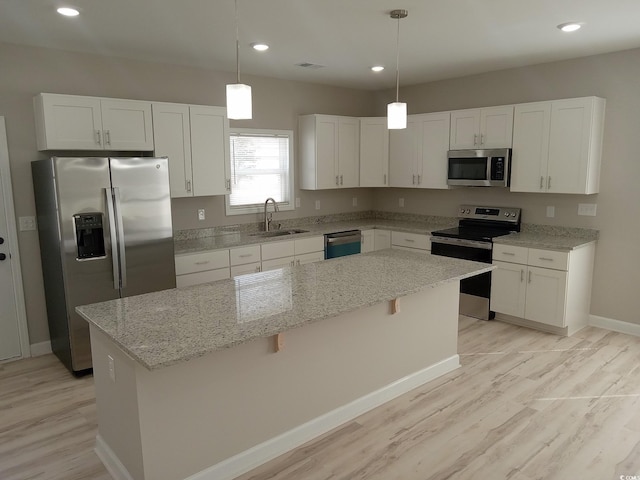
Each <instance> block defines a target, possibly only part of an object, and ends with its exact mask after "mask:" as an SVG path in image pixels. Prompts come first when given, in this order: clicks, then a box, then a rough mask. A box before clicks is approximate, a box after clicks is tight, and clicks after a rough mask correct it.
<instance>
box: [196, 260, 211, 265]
mask: <svg viewBox="0 0 640 480" xmlns="http://www.w3.org/2000/svg"><path fill="white" fill-rule="evenodd" d="M207 263H209V260H205V261H204V262H195V265H206V264H207Z"/></svg>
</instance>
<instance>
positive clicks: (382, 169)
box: [360, 117, 389, 187]
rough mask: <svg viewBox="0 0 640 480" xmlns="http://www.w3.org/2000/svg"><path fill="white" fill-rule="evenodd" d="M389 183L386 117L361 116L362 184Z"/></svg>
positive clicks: (379, 184) (382, 184) (378, 185)
mask: <svg viewBox="0 0 640 480" xmlns="http://www.w3.org/2000/svg"><path fill="white" fill-rule="evenodd" d="M388 185H389V130H388V129H387V119H386V118H385V117H365V118H360V186H361V187H386V186H388Z"/></svg>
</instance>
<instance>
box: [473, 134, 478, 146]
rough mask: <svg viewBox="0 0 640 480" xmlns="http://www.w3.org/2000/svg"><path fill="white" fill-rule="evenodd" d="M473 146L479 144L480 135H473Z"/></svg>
mask: <svg viewBox="0 0 640 480" xmlns="http://www.w3.org/2000/svg"><path fill="white" fill-rule="evenodd" d="M473 144H474V145H477V144H478V134H477V133H476V134H474V135H473Z"/></svg>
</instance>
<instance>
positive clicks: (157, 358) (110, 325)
mask: <svg viewBox="0 0 640 480" xmlns="http://www.w3.org/2000/svg"><path fill="white" fill-rule="evenodd" d="M493 268H494V267H493V266H492V265H490V264H484V263H477V262H469V261H466V260H459V259H454V258H448V257H441V256H435V255H424V254H420V253H411V252H405V251H398V250H380V251H375V252H370V253H366V254H361V255H352V256H348V257H341V258H335V259H331V260H326V261H322V262H316V263H311V264H307V265H302V266H297V267H286V268H282V269H278V270H272V271H266V272H260V273H255V274H249V275H242V276H239V277H236V278H234V279H228V280H220V281H218V282H213V283H207V284H201V285H195V286H191V287H186V288H179V289H171V290H163V291H160V292H154V293H149V294H145V295H138V296H134V297H127V298H122V299H118V300H111V301H108V302H102V303H96V304H92V305H84V306H80V307H77V308H76V310H77V312H78V313H79V314H80V315H81V316H82V317H83V318H85V319H86V320H87V321H89V322H90V323H91V324H93V325H95V327H97V328H98V329H99V330H101V331H102V332H104V333H105V334H106V335H107V336H108V337H109V338H111V339H112V340H113V341H114V342H115V343H116V344H117V345H118V346H119V347H120V348H121V349H122V350H123V351H124V352H126V353H127V354H128V355H129V356H131V357H132V358H134V359H135V360H136V361H138V362H139V363H140V364H141V365H142V366H144V367H145V368H147V369H149V370H153V369H157V368H161V367H165V366H169V365H172V364H175V363H178V362H182V361H186V360H190V359H193V358H197V357H200V356H202V355H205V354H207V353H209V352H213V351H215V350H220V349H223V348H228V347H232V346H234V345H238V344H241V343H244V342H247V341H250V340H252V339H256V338H260V337H268V336H271V335H275V334H278V333H281V332H285V331H287V330H289V329H292V328H295V327H299V326H302V325H305V324H308V323H311V322H314V321H318V320H322V319H326V318H332V317H335V316H337V315H339V314H341V313H345V312H350V311H354V310H356V309H359V308H363V307H367V306H371V305H374V304H377V303H381V302H385V301H389V300H393V299H395V298H399V297H403V296H406V295H409V294H412V293H416V292H419V291H421V290H424V289H427V288H432V287H435V286H438V285H440V284H443V283H447V282H452V281H457V280H461V279H463V278H467V277H471V276H474V275H478V274H480V273H484V272H488V271H491V270H492V269H493Z"/></svg>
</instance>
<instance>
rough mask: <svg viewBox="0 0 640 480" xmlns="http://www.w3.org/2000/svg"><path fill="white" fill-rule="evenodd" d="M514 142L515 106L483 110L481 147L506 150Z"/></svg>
mask: <svg viewBox="0 0 640 480" xmlns="http://www.w3.org/2000/svg"><path fill="white" fill-rule="evenodd" d="M512 142H513V106H512V105H509V106H506V107H494V108H483V109H482V110H481V111H480V142H479V144H480V146H481V147H482V148H506V147H511V145H512Z"/></svg>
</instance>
